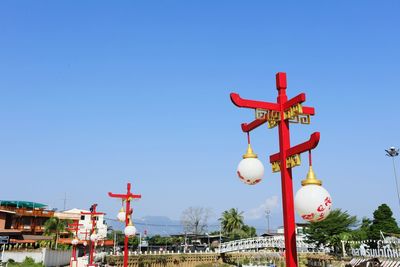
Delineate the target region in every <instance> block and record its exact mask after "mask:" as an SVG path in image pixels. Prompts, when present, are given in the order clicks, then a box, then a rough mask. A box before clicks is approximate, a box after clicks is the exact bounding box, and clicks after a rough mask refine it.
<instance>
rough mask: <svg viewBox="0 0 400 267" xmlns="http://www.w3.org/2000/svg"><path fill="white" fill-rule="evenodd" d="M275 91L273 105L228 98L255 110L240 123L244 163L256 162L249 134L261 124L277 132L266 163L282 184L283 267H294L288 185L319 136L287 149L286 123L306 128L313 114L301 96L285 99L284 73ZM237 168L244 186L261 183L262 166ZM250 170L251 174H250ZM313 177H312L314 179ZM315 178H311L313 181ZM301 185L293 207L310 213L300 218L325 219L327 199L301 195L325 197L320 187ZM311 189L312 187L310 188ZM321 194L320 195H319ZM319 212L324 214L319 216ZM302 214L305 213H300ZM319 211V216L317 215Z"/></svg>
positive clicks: (295, 255)
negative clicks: (308, 207)
mask: <svg viewBox="0 0 400 267" xmlns="http://www.w3.org/2000/svg"><path fill="white" fill-rule="evenodd" d="M276 87H277V90H278V98H277V102H276V103H270V102H263V101H258V100H257V101H256V100H247V99H243V98H241V97H240V96H239V94H236V93H231V95H230V97H231V100H232V102H233V104H235V105H236V106H238V107H241V108H250V109H254V110H255V120H254V121H252V122H250V123H243V124H242V125H241V126H242V131H243V132H245V133H247V142H248V150H247V153H246V154H245V156H244V160H243V161H245V160H246V162H247V161H248V159H256V158H257V156H256V155H255V154H254V153H253V152H252V149H251V146H250V135H249V133H250V131H252V130H254V129H256V128H257V127H259V126H261V125H262V124H264V123H267V124H268V128H274V127H276V126H277V127H278V128H279V152H278V153H275V154H273V155H271V156H270V163H271V164H272V171H273V172H281V183H282V207H283V222H284V228H285V232H284V235H285V253H286V266H287V267H296V266H297V250H296V234H295V218H294V201H293V183H292V169H291V168H293V167H296V166H299V165H300V163H301V160H300V154H301V153H303V152H307V151H311V150H312V149H314V148H315V147H316V146H317V145H318V142H319V139H320V133H319V132H315V133H313V134H312V135H311V137H310V139H309V140H308V141H306V142H304V143H301V144H299V145H296V146H293V147H291V145H290V131H289V123H301V124H310V116H312V115H314V113H315V111H314V108H312V107H305V106H303V105H302V103H303V102H304V101H305V100H306V96H305V94H304V93H302V94H299V95H297V96H296V97H294V98H292V99H289V100H288V97H287V95H286V87H287V84H286V73H284V72H279V73H277V74H276ZM241 164H242V163H240V164H239V168H238V176H239V178H240V179H242V180H243V181H244V182H246V183H248V184H255V183H258V182H259V181H260V180H261V176H262V175H261V174H263V168H264V167H262V164H261V166H260V164H258V163H254V164H253V163H252V164H253V166H249V165H250V164H247V163H246V165H245V166H244V167H242V166H241ZM252 168H254V170H251V169H252ZM311 171H312V168H311V155H310V171H309V174H310V176H311V175H312V174H313V172H311ZM314 176H315V175H314ZM314 178H315V177H314ZM306 181H307V182H305V183H302V185H303V187H302V188H301V189H300V190H299V192H298V194H299V196H300V197H299V200H298V201H297V205H296V206H297V207H298V208H299V209H300V208H305V205H304V204H312V207H313V210H312V212H311V213H306V214H301V215H302V218H303V219H305V220H314V219H315V214H313V213H318V217H317V218H318V220H323V219H325V218H326V214H327V211H328V210H330V207H331V204H332V203H331V199H330V196H329V194H328V195H326V196H327V197H328V196H329V197H328V198H327V199H323V201H322V202H320V199H319V198H315V197H309V196H307V195H305V194H304V192H306V191H307V192H308V191H312V192H313V193H314V191H317V190H319V191H318V192H319V194H318V193H316V194H317V196H321V195H323V194H325V193H326V192H325V191H323V190H322V191H321V188H320V185H317V186H319V187H318V188H316V187H315V186H312V185H311V184H309V183H308V182H309V180H308V179H306ZM314 185H315V184H314ZM321 192H322V193H323V194H321ZM304 200H306V201H311V202H312V203H304ZM321 210H324V211H325V210H326V212H322V211H321ZM303 211H309V210H306V209H304V210H303ZM320 211H321V212H320Z"/></svg>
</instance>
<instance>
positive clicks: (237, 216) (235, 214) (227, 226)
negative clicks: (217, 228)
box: [219, 208, 257, 240]
mask: <svg viewBox="0 0 400 267" xmlns="http://www.w3.org/2000/svg"><path fill="white" fill-rule="evenodd" d="M242 214H243V212H239V211H238V209H234V208H232V209H230V210H226V211H224V212H223V213H222V216H221V218H220V219H219V220H220V222H221V226H222V231H223V233H224V235H226V236H228V237H229V239H230V240H236V239H243V238H249V237H254V236H257V233H256V228H254V227H252V226H249V225H246V224H245V223H244V222H243V215H242Z"/></svg>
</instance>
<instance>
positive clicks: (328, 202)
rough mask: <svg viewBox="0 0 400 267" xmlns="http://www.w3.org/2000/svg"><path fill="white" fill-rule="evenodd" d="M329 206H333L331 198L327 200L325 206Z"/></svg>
mask: <svg viewBox="0 0 400 267" xmlns="http://www.w3.org/2000/svg"><path fill="white" fill-rule="evenodd" d="M328 204H331V205H332V201H331V199H330V197H326V198H325V206H328Z"/></svg>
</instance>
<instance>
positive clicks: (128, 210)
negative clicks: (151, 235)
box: [108, 183, 142, 267]
mask: <svg viewBox="0 0 400 267" xmlns="http://www.w3.org/2000/svg"><path fill="white" fill-rule="evenodd" d="M108 196H110V197H113V198H120V199H122V200H124V201H125V203H126V206H125V227H126V226H128V225H129V223H130V216H131V214H132V212H133V210H132V209H131V200H132V199H135V198H141V197H142V195H134V194H132V193H131V183H128V184H127V186H126V194H114V193H111V192H108ZM128 241H129V236H127V235H125V239H124V267H127V266H128V257H129V255H128Z"/></svg>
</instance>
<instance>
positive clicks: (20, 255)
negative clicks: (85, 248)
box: [4, 248, 72, 266]
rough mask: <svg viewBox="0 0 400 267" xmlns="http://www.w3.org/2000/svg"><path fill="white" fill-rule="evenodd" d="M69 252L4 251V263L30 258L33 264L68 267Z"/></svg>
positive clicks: (44, 250) (47, 250)
mask: <svg viewBox="0 0 400 267" xmlns="http://www.w3.org/2000/svg"><path fill="white" fill-rule="evenodd" d="M71 253H72V251H71V250H66V251H58V250H51V249H46V248H43V249H37V250H26V251H5V252H4V261H8V260H9V259H13V260H14V261H16V262H23V261H24V260H25V258H26V257H31V258H32V259H33V260H34V261H35V262H37V263H39V262H42V263H43V264H44V265H45V266H62V265H69V262H70V260H71Z"/></svg>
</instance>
